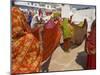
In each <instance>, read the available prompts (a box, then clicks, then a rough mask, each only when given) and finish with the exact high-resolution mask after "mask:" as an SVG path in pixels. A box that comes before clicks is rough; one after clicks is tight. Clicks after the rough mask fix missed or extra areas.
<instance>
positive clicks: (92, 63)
mask: <svg viewBox="0 0 100 75" xmlns="http://www.w3.org/2000/svg"><path fill="white" fill-rule="evenodd" d="M86 52H87V54H88V55H87V69H96V20H95V21H94V22H93V24H92V28H91V32H90V35H89V36H88V38H87V40H86Z"/></svg>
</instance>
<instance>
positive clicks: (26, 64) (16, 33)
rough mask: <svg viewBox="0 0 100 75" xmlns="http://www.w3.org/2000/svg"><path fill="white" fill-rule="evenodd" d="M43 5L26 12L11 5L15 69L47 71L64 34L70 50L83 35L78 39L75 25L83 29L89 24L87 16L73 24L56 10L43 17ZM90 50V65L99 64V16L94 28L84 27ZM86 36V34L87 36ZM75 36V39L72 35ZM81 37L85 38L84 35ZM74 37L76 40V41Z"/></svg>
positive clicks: (20, 70)
mask: <svg viewBox="0 0 100 75" xmlns="http://www.w3.org/2000/svg"><path fill="white" fill-rule="evenodd" d="M42 17H43V15H42V11H41V9H39V13H38V14H37V15H34V13H31V12H30V13H29V14H28V15H26V14H25V13H24V12H22V11H21V10H20V9H19V8H18V7H12V8H11V19H12V73H13V74H17V73H33V72H48V67H49V63H50V59H51V57H52V54H53V52H54V51H55V49H56V48H57V47H58V46H59V45H60V39H61V36H62V35H63V40H64V44H63V45H62V48H63V49H64V51H68V50H69V48H71V45H72V44H74V45H78V46H79V45H80V44H81V43H82V42H83V40H82V41H80V42H79V43H78V44H76V42H78V41H79V37H81V35H82V34H81V33H77V32H79V31H77V32H76V33H77V34H80V36H78V35H77V37H78V39H77V40H76V39H75V37H76V35H75V34H76V33H75V28H76V29H77V30H82V29H83V28H84V26H85V25H87V22H86V19H85V20H84V22H80V24H79V25H78V27H76V26H75V27H74V26H73V25H74V24H73V23H72V22H71V19H72V18H71V17H72V16H71V17H70V19H68V18H61V14H58V13H53V15H52V16H50V18H49V19H48V20H44V19H43V18H42ZM86 28H87V26H86ZM85 32H86V34H84V36H85V39H86V44H85V45H86V46H85V47H84V48H85V50H86V52H87V68H86V69H95V68H96V20H95V21H94V22H93V24H92V27H91V32H89V33H88V35H87V31H85ZM84 36H83V38H84ZM72 38H74V39H72ZM83 38H82V39H83ZM72 40H74V43H73V41H72Z"/></svg>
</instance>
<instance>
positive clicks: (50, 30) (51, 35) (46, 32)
mask: <svg viewBox="0 0 100 75" xmlns="http://www.w3.org/2000/svg"><path fill="white" fill-rule="evenodd" d="M50 25H51V26H50ZM33 34H34V36H35V37H37V38H38V39H39V36H38V35H39V28H36V30H35V31H34V32H33ZM60 38H61V31H60V28H59V26H58V25H56V24H54V22H52V20H50V21H49V22H48V23H46V24H45V26H44V29H43V31H42V39H43V58H42V61H44V60H46V59H47V58H48V57H49V56H51V55H52V53H53V52H54V51H55V49H56V48H57V46H58V45H59V43H60Z"/></svg>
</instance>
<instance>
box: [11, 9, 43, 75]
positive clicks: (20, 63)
mask: <svg viewBox="0 0 100 75" xmlns="http://www.w3.org/2000/svg"><path fill="white" fill-rule="evenodd" d="M11 14H12V16H11V18H12V55H11V56H12V74H18V73H32V72H39V71H40V63H41V52H40V49H39V41H38V40H37V39H36V38H35V37H34V35H33V34H32V33H31V29H30V28H29V26H28V23H27V21H26V18H25V16H24V14H23V12H21V11H20V10H19V8H17V7H12V9H11Z"/></svg>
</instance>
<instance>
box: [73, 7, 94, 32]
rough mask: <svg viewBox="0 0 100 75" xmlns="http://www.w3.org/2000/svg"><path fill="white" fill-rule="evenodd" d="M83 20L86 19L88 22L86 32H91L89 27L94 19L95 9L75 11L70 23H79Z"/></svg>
mask: <svg viewBox="0 0 100 75" xmlns="http://www.w3.org/2000/svg"><path fill="white" fill-rule="evenodd" d="M84 18H86V19H87V21H88V31H91V29H90V27H91V24H92V22H93V21H94V19H95V9H84V10H77V11H75V12H74V15H73V18H72V21H74V22H80V21H83V20H84Z"/></svg>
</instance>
